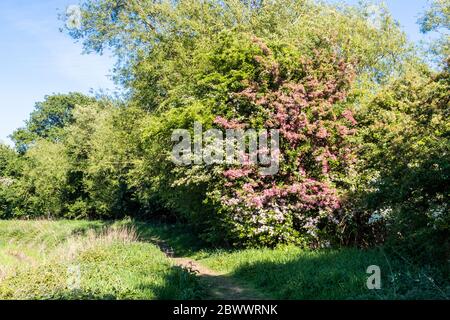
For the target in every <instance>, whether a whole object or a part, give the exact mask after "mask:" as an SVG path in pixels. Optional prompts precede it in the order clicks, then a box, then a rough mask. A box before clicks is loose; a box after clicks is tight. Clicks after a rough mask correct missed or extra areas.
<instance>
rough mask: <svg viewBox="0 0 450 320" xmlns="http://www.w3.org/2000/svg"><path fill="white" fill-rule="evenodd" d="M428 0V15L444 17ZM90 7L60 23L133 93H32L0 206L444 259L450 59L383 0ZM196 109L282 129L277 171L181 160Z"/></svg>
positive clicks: (8, 158)
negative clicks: (161, 220) (432, 62)
mask: <svg viewBox="0 0 450 320" xmlns="http://www.w3.org/2000/svg"><path fill="white" fill-rule="evenodd" d="M433 8H434V9H433V10H434V11H433V10H431V11H430V12H428V13H427V16H426V18H424V19H423V22H422V23H423V28H424V31H426V30H431V29H432V28H433V27H432V26H433V25H436V24H439V26H440V27H442V25H444V26H445V21H446V20H445V19H444V18H442V17H446V16H445V14H446V13H445V12H446V11H445V10H444V11H443V10H441V11H439V10H437V9H436V8H439V7H433ZM444 8H446V7H445V6H444ZM442 12H443V13H442ZM82 13H83V19H82V27H81V28H80V29H77V30H68V33H69V34H70V35H71V36H73V37H74V38H76V39H79V40H81V41H82V42H83V44H84V46H85V49H86V50H87V51H97V52H101V51H103V50H104V49H106V48H109V49H111V50H112V51H113V52H114V53H115V55H116V56H117V58H118V63H117V68H116V73H115V76H116V80H117V81H118V82H119V83H121V84H123V86H124V88H125V89H126V91H127V94H126V99H125V102H124V103H118V102H116V101H112V100H111V101H109V100H108V99H104V98H102V99H95V98H91V97H86V96H83V95H80V94H69V95H54V96H49V97H47V98H46V100H45V101H44V102H41V103H38V104H37V105H36V110H35V112H33V114H32V115H31V117H30V120H29V121H28V122H27V125H26V127H25V128H23V129H20V130H18V131H16V132H15V133H14V135H13V139H14V141H15V142H16V149H17V152H15V151H13V150H11V149H9V148H7V147H2V148H1V149H0V159H1V162H2V163H1V166H0V170H1V171H0V174H1V176H2V178H1V179H2V180H1V181H0V182H1V185H0V204H1V212H0V216H2V217H12V216H19V217H29V216H39V215H49V216H56V217H70V218H86V217H88V218H94V217H102V218H116V217H121V216H125V215H129V216H141V217H142V216H146V217H149V216H154V217H161V216H169V217H171V218H175V219H180V220H182V221H185V222H188V223H190V224H192V225H193V226H195V227H196V228H197V230H198V231H199V234H200V235H201V236H202V237H203V238H205V239H206V240H208V241H210V242H213V243H222V244H229V245H238V246H241V245H245V246H262V245H263V246H274V245H277V244H279V243H297V244H305V245H310V246H324V245H329V244H332V243H345V244H357V245H370V244H373V243H376V242H381V241H384V240H386V239H388V240H389V241H392V243H396V244H398V243H401V244H402V245H401V248H403V249H408V248H409V249H408V250H405V251H411V249H413V248H418V247H420V248H422V249H421V250H422V251H424V252H428V253H430V255H433V256H439V257H440V258H442V259H443V261H445V257H446V255H448V252H450V250H449V249H448V248H449V237H448V233H449V208H448V196H449V191H448V185H450V184H449V183H448V177H449V162H448V160H449V156H448V154H449V153H448V152H449V150H448V149H449V141H448V137H449V121H448V117H449V98H448V96H449V95H448V92H449V73H448V65H447V66H446V67H444V68H443V69H442V70H440V71H432V70H430V68H429V67H428V66H427V65H425V64H424V63H422V62H421V61H420V59H418V58H417V57H416V54H415V52H414V50H413V49H412V48H411V46H410V45H409V44H408V43H407V41H406V40H405V36H404V34H403V33H402V32H401V31H400V29H399V27H398V25H397V24H396V23H395V22H394V21H393V19H392V17H391V16H390V15H389V13H388V12H387V11H386V10H384V9H383V8H378V9H377V10H375V9H374V7H373V6H360V7H344V8H340V9H338V8H337V7H334V6H331V5H327V4H322V3H317V2H312V1H306V0H289V1H243V0H242V1H237V0H234V1H233V0H230V1H212V0H211V1H158V2H154V1H118V0H96V1H94V0H87V1H85V2H84V3H83V6H82ZM441 13H442V14H443V15H439V14H441ZM433 14H434V15H435V16H434V17H435V19H433ZM438 18H439V19H438ZM442 21H444V22H442ZM433 23H434V24H433ZM441 41H443V40H441ZM442 52H443V51H441V52H440V53H441V55H442ZM194 121H197V122H199V123H201V124H202V126H203V128H204V130H207V129H210V128H217V129H223V130H225V129H229V128H237V127H241V128H244V127H245V128H253V129H256V130H258V129H279V130H280V138H281V140H280V151H281V153H280V170H279V172H278V173H277V174H276V175H272V176H261V175H260V174H259V171H258V168H257V167H255V166H252V165H251V164H246V165H244V166H237V165H225V164H213V165H202V164H195V165H194V164H193V165H190V166H177V165H175V164H174V163H173V162H172V161H171V152H172V148H173V145H174V142H172V141H171V135H172V132H173V130H175V129H188V130H190V131H192V130H193V123H194ZM435 243H439V246H436V248H438V250H431V249H432V248H433V247H434V246H435ZM425 256H426V255H425ZM425 258H426V257H425Z"/></svg>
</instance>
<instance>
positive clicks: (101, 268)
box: [0, 221, 202, 299]
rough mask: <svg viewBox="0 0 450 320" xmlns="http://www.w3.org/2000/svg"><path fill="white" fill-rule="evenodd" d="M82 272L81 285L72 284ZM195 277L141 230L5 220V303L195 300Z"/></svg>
mask: <svg viewBox="0 0 450 320" xmlns="http://www.w3.org/2000/svg"><path fill="white" fill-rule="evenodd" d="M78 270H79V274H80V282H79V285H75V286H73V285H71V284H73V283H76V282H74V281H76V280H71V279H75V278H74V277H76V274H77V273H78ZM201 294H202V291H201V288H200V286H199V284H198V281H197V279H196V278H195V275H193V274H190V273H189V272H187V271H186V270H184V269H181V268H179V267H176V266H174V265H173V264H172V263H171V262H170V260H169V259H168V258H166V256H165V255H164V254H163V253H162V252H161V251H160V250H159V248H158V247H157V246H155V245H153V244H151V243H148V242H142V241H140V240H139V238H138V236H137V234H136V232H135V229H134V228H131V227H129V226H127V225H126V223H123V222H120V223H116V224H109V223H102V222H86V221H58V222H51V221H0V299H193V298H198V297H200V296H201Z"/></svg>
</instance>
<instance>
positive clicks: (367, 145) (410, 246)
mask: <svg viewBox="0 0 450 320" xmlns="http://www.w3.org/2000/svg"><path fill="white" fill-rule="evenodd" d="M449 75H450V73H449V65H448V62H447V65H446V67H445V69H444V70H443V71H442V72H439V73H432V72H427V71H426V70H425V71H424V70H423V69H422V70H420V69H417V68H411V69H410V70H409V71H408V72H407V73H406V74H405V76H404V77H402V78H400V79H397V80H395V81H393V82H392V83H391V84H390V85H389V86H387V87H386V88H385V89H384V90H383V91H381V92H380V93H379V94H378V95H377V97H376V98H375V99H374V100H373V101H372V104H371V105H370V107H369V108H368V109H367V110H366V112H365V113H364V114H361V115H360V116H359V119H360V124H361V136H362V137H363V143H364V150H363V154H364V159H365V161H364V162H363V163H364V168H363V171H362V172H363V174H364V177H365V179H367V183H368V189H367V192H368V194H369V198H368V200H369V207H370V208H372V212H374V211H375V210H376V211H375V212H374V213H373V214H372V218H371V220H385V221H386V222H387V223H388V232H389V234H388V236H389V238H390V239H391V240H392V241H393V242H394V243H395V244H396V248H397V250H401V251H403V253H408V254H409V256H412V257H414V258H415V259H420V258H422V259H423V260H425V261H427V260H428V261H429V259H436V260H437V259H440V261H444V262H445V261H448V253H449V252H450V242H449V236H450V232H449V231H450V208H449V207H448V203H449V200H450V199H449V196H450V190H449V186H450V181H449V179H450V161H449V159H450V158H449V153H450V140H449V137H450V126H449V121H448V119H449V116H450V99H449V95H448V92H449V89H450V86H449V85H450V77H449ZM418 253H420V254H418Z"/></svg>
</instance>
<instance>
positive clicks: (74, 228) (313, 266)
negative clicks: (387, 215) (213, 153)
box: [0, 220, 450, 299]
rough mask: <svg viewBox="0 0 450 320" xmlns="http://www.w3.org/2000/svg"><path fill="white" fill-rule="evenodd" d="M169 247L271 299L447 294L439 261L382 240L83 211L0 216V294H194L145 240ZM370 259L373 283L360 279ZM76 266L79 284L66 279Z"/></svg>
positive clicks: (197, 288)
mask: <svg viewBox="0 0 450 320" xmlns="http://www.w3.org/2000/svg"><path fill="white" fill-rule="evenodd" d="M155 244H158V245H162V246H163V247H166V248H172V249H173V250H174V252H175V254H176V255H177V256H185V257H190V258H191V259H195V260H197V261H198V262H200V263H201V264H203V265H204V266H206V267H208V268H210V269H213V270H215V271H218V272H221V273H223V274H224V276H226V277H230V278H233V279H234V280H235V281H237V282H238V283H240V284H242V285H244V286H249V287H251V288H255V289H256V290H258V291H259V292H260V293H261V294H262V295H263V296H266V297H270V298H274V299H448V298H449V296H450V281H449V277H448V273H447V276H445V275H444V272H442V270H440V269H437V268H433V267H424V266H421V267H418V266H413V265H411V264H410V263H408V262H407V261H405V260H404V259H402V258H400V257H399V256H397V255H394V254H387V253H386V252H385V251H384V250H383V249H382V248H375V249H370V250H358V249H352V248H341V249H336V250H332V249H321V250H316V251H312V250H305V249H301V248H298V247H294V246H284V247H279V248H276V249H245V250H223V249H213V248H208V247H207V246H205V244H204V243H202V242H201V241H200V240H198V239H197V238H196V237H195V235H194V234H193V233H192V231H191V230H189V229H188V228H187V227H185V226H180V225H166V224H158V223H143V222H134V221H131V220H125V221H118V222H98V221H94V222H89V221H53V222H52V221H0V299H195V298H204V297H205V296H204V294H205V293H204V291H203V290H202V286H201V285H200V284H199V279H198V277H196V276H195V274H192V273H190V272H188V271H186V270H185V269H182V268H179V267H176V266H174V265H173V264H172V262H171V261H170V260H169V259H168V258H167V257H166V256H165V255H164V254H163V253H162V252H161V250H160V248H159V247H158V246H157V245H155ZM370 265H377V266H379V267H380V268H381V276H382V289H381V290H369V289H367V286H366V281H367V278H368V276H369V275H368V274H367V273H366V269H367V267H368V266H370ZM74 266H75V267H78V268H79V270H80V273H81V282H80V287H79V288H78V289H76V290H71V289H70V288H69V286H68V278H69V277H70V272H68V271H69V270H70V268H72V267H74Z"/></svg>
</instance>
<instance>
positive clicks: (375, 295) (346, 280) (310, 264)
mask: <svg viewBox="0 0 450 320" xmlns="http://www.w3.org/2000/svg"><path fill="white" fill-rule="evenodd" d="M370 265H377V266H379V267H380V269H381V289H379V290H373V289H372V290H370V289H368V287H367V279H368V277H369V276H370V275H371V274H368V273H366V270H367V267H368V266H370ZM430 274H432V275H433V277H435V278H434V279H432V278H431V277H430ZM232 276H233V277H235V278H237V279H239V280H241V281H243V282H247V283H250V284H252V285H253V286H254V287H255V288H256V289H258V290H260V291H261V292H268V293H271V294H272V296H273V297H274V298H275V299H286V300H304V299H306V300H309V299H314V300H316V299H319V300H320V299H324V300H329V299H332V300H352V299H356V300H361V299H362V300H368V299H449V296H450V286H449V285H450V284H449V282H448V279H447V281H445V279H444V278H440V277H439V274H438V273H436V272H435V273H430V270H423V269H416V268H409V267H407V266H405V265H404V264H402V263H401V262H400V261H398V260H393V259H389V258H387V257H386V256H385V255H384V254H383V253H382V252H381V250H371V251H362V250H357V249H342V250H338V251H337V250H336V251H335V250H333V251H331V250H330V251H322V252H317V253H315V254H310V255H301V256H299V257H298V258H292V259H289V260H287V261H285V262H273V261H255V262H252V263H245V264H242V265H241V266H239V267H238V268H236V269H235V271H234V272H233V273H232Z"/></svg>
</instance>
